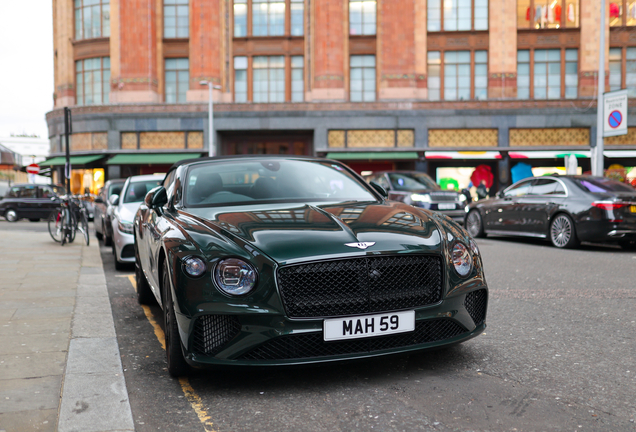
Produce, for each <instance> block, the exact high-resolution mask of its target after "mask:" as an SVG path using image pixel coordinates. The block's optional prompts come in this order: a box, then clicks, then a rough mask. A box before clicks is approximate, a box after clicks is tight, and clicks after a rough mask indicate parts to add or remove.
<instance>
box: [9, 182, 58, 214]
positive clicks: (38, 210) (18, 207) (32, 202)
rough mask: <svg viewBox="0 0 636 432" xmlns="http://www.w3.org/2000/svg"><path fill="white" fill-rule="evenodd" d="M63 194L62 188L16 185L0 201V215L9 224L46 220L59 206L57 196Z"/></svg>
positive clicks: (29, 184) (55, 186)
mask: <svg viewBox="0 0 636 432" xmlns="http://www.w3.org/2000/svg"><path fill="white" fill-rule="evenodd" d="M65 193H66V189H65V188H64V187H63V186H57V185H40V184H31V183H28V184H16V185H13V186H11V187H10V188H9V189H8V191H7V193H6V194H5V196H4V198H3V199H2V200H0V214H1V215H3V216H4V218H5V219H6V220H7V221H9V222H17V221H18V220H20V219H22V218H26V219H29V220H30V221H33V222H36V221H39V220H40V219H46V218H48V217H49V214H50V213H51V212H52V211H53V210H54V209H55V208H56V207H57V206H58V205H59V203H60V200H59V198H58V196H59V195H64V194H65Z"/></svg>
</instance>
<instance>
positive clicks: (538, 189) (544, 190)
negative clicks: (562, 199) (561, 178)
mask: <svg viewBox="0 0 636 432" xmlns="http://www.w3.org/2000/svg"><path fill="white" fill-rule="evenodd" d="M557 184H558V182H557V181H556V180H552V179H538V180H536V181H535V182H534V184H533V185H532V190H531V191H530V195H553V194H554V191H555V189H556V186H557Z"/></svg>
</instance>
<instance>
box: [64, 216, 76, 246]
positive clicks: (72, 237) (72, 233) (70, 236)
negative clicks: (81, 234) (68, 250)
mask: <svg viewBox="0 0 636 432" xmlns="http://www.w3.org/2000/svg"><path fill="white" fill-rule="evenodd" d="M70 216H71V217H70V219H71V224H70V226H69V227H68V230H67V234H68V238H67V239H66V240H67V241H68V242H69V243H73V242H74V241H75V234H77V216H75V214H73V212H71V213H70Z"/></svg>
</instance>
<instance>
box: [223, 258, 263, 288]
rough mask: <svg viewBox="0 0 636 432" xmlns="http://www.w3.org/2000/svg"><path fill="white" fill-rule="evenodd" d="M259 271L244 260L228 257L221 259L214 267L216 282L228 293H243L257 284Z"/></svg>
mask: <svg viewBox="0 0 636 432" xmlns="http://www.w3.org/2000/svg"><path fill="white" fill-rule="evenodd" d="M257 275H258V274H257V272H256V269H254V267H252V266H251V265H250V264H248V263H246V262H245V261H243V260H240V259H237V258H228V259H224V260H222V261H219V262H218V264H217V265H216V267H215V269H214V282H215V283H216V285H217V286H218V287H219V288H220V289H221V290H222V291H223V292H224V293H226V294H229V295H234V296H238V295H243V294H247V293H248V292H250V291H252V289H253V288H254V287H255V286H256V279H257Z"/></svg>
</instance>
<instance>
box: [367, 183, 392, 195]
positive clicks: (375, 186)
mask: <svg viewBox="0 0 636 432" xmlns="http://www.w3.org/2000/svg"><path fill="white" fill-rule="evenodd" d="M369 184H370V185H371V187H372V188H373V189H375V190H376V192H377V193H379V194H380V195H382V197H383V198H388V197H389V193H388V192H387V191H386V189H384V188H383V187H382V186H380V185H379V184H377V183H376V182H369Z"/></svg>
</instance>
